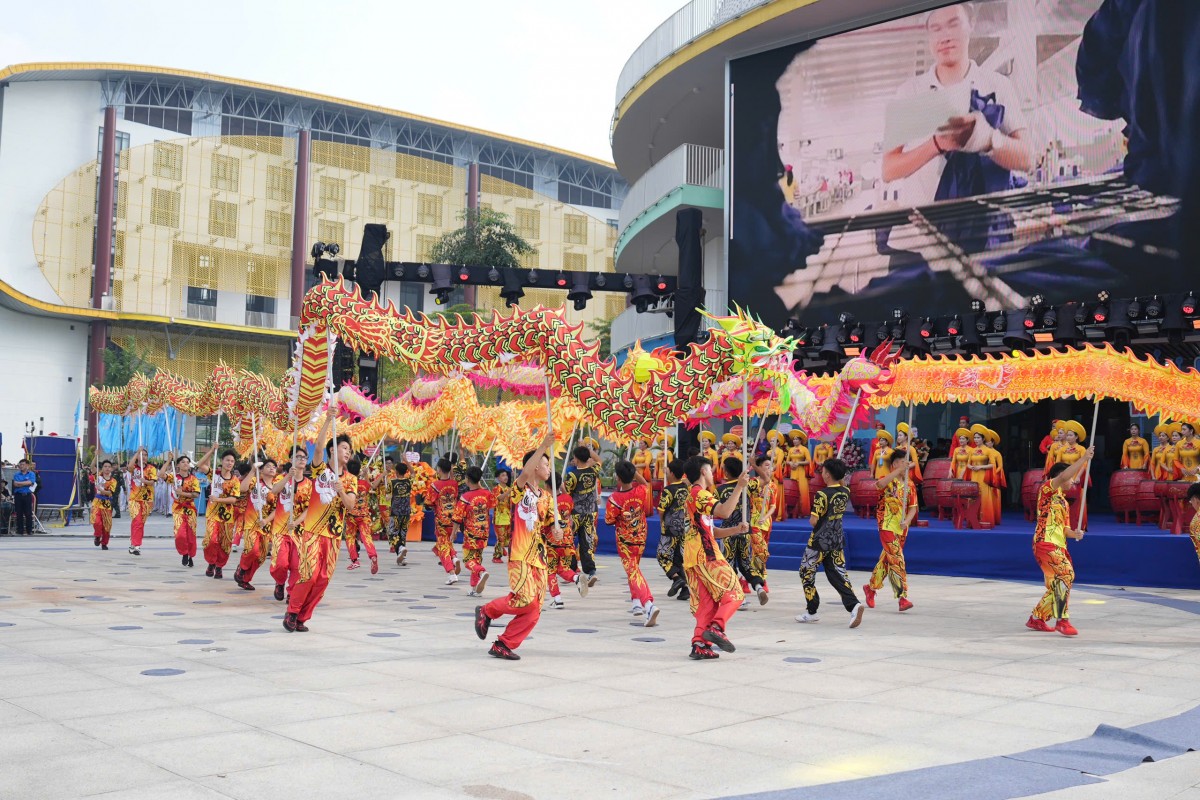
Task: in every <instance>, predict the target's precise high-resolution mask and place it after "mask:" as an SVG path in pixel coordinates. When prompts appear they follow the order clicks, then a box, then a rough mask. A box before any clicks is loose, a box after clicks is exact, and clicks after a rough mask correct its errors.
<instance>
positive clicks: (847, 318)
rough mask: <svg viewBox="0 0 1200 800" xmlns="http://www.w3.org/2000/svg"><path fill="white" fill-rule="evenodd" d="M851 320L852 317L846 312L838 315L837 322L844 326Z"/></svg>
mask: <svg viewBox="0 0 1200 800" xmlns="http://www.w3.org/2000/svg"><path fill="white" fill-rule="evenodd" d="M853 319H854V315H853V314H851V313H850V312H848V311H843V312H842V313H841V314H838V322H840V323H842V324H843V325H845V324H846V323H847V322H851V321H852V320H853Z"/></svg>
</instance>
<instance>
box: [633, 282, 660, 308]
mask: <svg viewBox="0 0 1200 800" xmlns="http://www.w3.org/2000/svg"><path fill="white" fill-rule="evenodd" d="M629 294H630V297H629V300H630V302H631V303H633V306H634V308H636V309H637V313H639V314H645V313H646V312H647V311H649V310H650V309H651V308H653V307H654V306H655V305H656V304H657V303H658V296H657V295H656V294H654V290H653V289H652V288H651V286H650V276H649V275H637V276H634V278H633V289H632V290H631V291H630V293H629Z"/></svg>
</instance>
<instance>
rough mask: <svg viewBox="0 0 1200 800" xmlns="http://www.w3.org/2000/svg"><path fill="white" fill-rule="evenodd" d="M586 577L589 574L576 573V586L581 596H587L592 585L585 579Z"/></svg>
mask: <svg viewBox="0 0 1200 800" xmlns="http://www.w3.org/2000/svg"><path fill="white" fill-rule="evenodd" d="M586 577H587V575H585V574H584V573H582V572H576V573H575V588H576V589H578V590H579V596H580V597H587V593H588V588H589V587H590V585H591V584H589V583H588V582H587V581H586V580H584V579H585V578H586Z"/></svg>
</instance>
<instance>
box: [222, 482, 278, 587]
mask: <svg viewBox="0 0 1200 800" xmlns="http://www.w3.org/2000/svg"><path fill="white" fill-rule="evenodd" d="M278 503H279V498H278V497H277V496H276V495H275V494H273V493H272V492H271V487H270V486H268V485H267V483H266V482H265V481H263V480H262V479H261V478H260V479H259V480H258V482H257V484H256V485H254V486H252V487H251V489H250V503H249V507H248V508H247V511H246V518H245V521H244V523H243V525H244V530H245V542H246V546H245V547H243V548H242V557H241V559H240V560H239V561H238V568H237V571H235V572H234V574H233V577H234V580H235V581H237V584H238V586H241V587H242V588H243V589H253V588H254V587H253V586H252V585H251V584H250V581H252V580H253V579H254V575H255V573H256V572H258V568H259V567H261V566H262V565H263V564H265V563H266V561H267V551H268V548H269V546H270V544H271V529H272V525H273V523H274V520H275V507H276V506H277V505H278Z"/></svg>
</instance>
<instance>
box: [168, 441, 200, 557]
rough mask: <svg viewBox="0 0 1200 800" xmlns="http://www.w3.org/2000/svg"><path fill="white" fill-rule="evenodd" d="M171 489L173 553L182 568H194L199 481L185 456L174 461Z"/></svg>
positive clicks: (190, 462) (189, 460)
mask: <svg viewBox="0 0 1200 800" xmlns="http://www.w3.org/2000/svg"><path fill="white" fill-rule="evenodd" d="M171 488H172V493H173V494H174V499H173V500H172V501H171V518H172V521H173V522H174V525H175V552H177V553H179V557H180V559H181V561H180V563H181V564H182V565H183V566H185V567H191V566H195V561H194V559H195V557H196V498H197V497H199V496H200V479H199V478H197V477H196V476H195V475H193V474H192V460H191V459H190V458H188V457H187V456H180V457H179V458H177V459H175V474H174V475H172V476H171Z"/></svg>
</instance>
